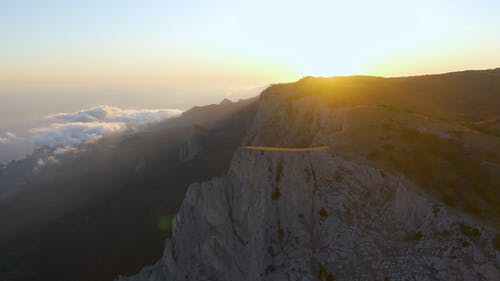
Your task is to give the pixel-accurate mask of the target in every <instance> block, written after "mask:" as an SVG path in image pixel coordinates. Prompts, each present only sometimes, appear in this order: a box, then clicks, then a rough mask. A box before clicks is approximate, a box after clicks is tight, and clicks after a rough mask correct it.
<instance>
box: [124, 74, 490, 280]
mask: <svg viewBox="0 0 500 281" xmlns="http://www.w3.org/2000/svg"><path fill="white" fill-rule="evenodd" d="M499 109H500V70H499V69H496V70H488V71H467V72H459V73H449V74H443V75H432V76H420V77H403V78H378V77H333V78H312V77H307V78H304V79H302V80H300V81H298V82H296V83H290V84H280V85H275V86H272V87H270V88H268V89H267V90H265V91H264V92H263V93H262V94H261V97H260V100H259V104H258V109H257V113H256V115H255V118H254V120H253V122H252V124H251V126H249V128H248V131H247V134H246V135H245V137H244V138H243V141H242V144H243V146H244V147H243V148H240V149H239V150H238V151H237V152H236V153H235V155H234V156H233V159H232V164H231V167H230V170H229V172H228V173H227V175H226V176H224V177H217V178H213V179H212V180H210V181H206V182H203V183H200V184H198V183H195V184H192V185H191V186H190V188H189V189H188V192H187V194H186V198H185V200H184V202H183V204H182V206H181V209H180V211H179V213H178V214H177V216H176V218H175V220H174V230H173V236H172V239H171V240H168V241H167V244H166V247H165V250H164V255H163V257H162V259H161V260H160V261H158V262H157V263H156V264H155V265H154V266H151V267H148V268H145V269H144V270H143V271H141V272H140V273H139V274H138V275H136V276H133V277H130V278H125V277H121V278H119V280H134V281H136V280H138V281H143V280H148V281H152V280H155V281H156V280H298V279H300V280H353V279H356V280H375V279H381V280H404V279H409V280H448V279H454V278H455V279H457V280H496V279H498V278H500V252H499V250H500V236H499V235H498V234H499V233H500V221H499V217H500V209H499V206H500V190H499V187H500V155H499V154H500V138H499V131H498V118H496V116H500V111H499ZM325 146H326V147H328V149H327V150H325V149H317V148H318V147H325ZM245 147H247V148H245ZM248 147H249V148H250V149H249V148H248ZM308 148H312V149H308Z"/></svg>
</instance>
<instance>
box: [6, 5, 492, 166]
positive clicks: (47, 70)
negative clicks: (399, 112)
mask: <svg viewBox="0 0 500 281" xmlns="http://www.w3.org/2000/svg"><path fill="white" fill-rule="evenodd" d="M499 10H500V3H499V2H498V1H488V0H482V1H475V2H474V3H472V2H469V1H441V2H439V3H435V2H434V1H419V2H416V3H415V2H410V1H377V2H376V3H374V2H371V1H349V2H347V1H308V2H307V3H306V2H304V1H281V0H275V1H261V0H259V1H251V2H234V1H227V0H221V1H210V2H208V1H189V3H188V2H186V1H177V0H175V1H159V0H150V1H129V0H127V1H117V0H111V1H105V2H102V1H96V0H92V1H84V2H75V1H61V0H48V1H43V2H40V1H34V0H20V1H3V2H1V3H0V38H1V40H2V44H0V66H1V67H0V138H2V139H7V135H9V134H15V135H22V134H24V133H26V131H27V130H30V129H33V128H36V127H38V126H39V123H40V120H42V119H43V118H44V117H46V116H48V115H53V114H57V113H68V112H77V111H79V110H86V109H90V108H93V107H96V106H111V107H120V108H124V109H136V110H142V109H162V108H176V109H182V110H185V109H187V108H189V107H191V106H193V105H203V104H210V103H216V102H218V101H220V100H222V99H223V98H225V97H228V98H231V99H233V100H235V99H236V100H237V99H239V98H245V97H250V96H254V95H256V94H258V93H259V92H260V90H261V89H262V88H263V87H265V86H266V85H269V84H271V83H277V82H288V81H294V80H297V79H299V78H300V77H303V76H308V75H313V76H333V75H351V74H365V75H376V76H406V75H416V74H432V73H443V72H450V71H459V70H467V69H489V68H495V67H498V66H500V53H498V51H497V50H499V49H500V30H499V29H498V28H497V27H498V26H500V18H499V17H498V15H497V12H498V11H499ZM5 143H7V141H4V142H3V143H0V156H1V155H6V153H13V152H12V151H13V150H12V148H11V147H9V148H6V147H5ZM14 150H15V151H23V153H24V152H26V151H27V150H26V148H22V149H21V148H17V150H16V149H14ZM28 150H29V149H28ZM23 153H20V152H16V153H15V154H16V155H18V156H17V157H14V156H9V157H6V159H14V158H19V157H21V156H22V155H23ZM0 158H1V157H0ZM2 161H5V159H4V160H2V159H0V162H2Z"/></svg>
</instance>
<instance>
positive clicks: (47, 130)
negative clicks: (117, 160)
mask: <svg viewBox="0 0 500 281" xmlns="http://www.w3.org/2000/svg"><path fill="white" fill-rule="evenodd" d="M181 113H182V111H181V110H178V109H121V108H118V107H112V106H107V105H103V106H97V107H93V108H90V109H86V110H80V111H77V112H72V113H58V114H54V115H50V116H48V117H47V119H48V120H49V121H50V122H51V124H50V125H48V126H47V127H43V128H37V129H33V130H31V132H32V133H34V134H35V136H34V143H35V145H36V146H38V147H41V146H49V147H60V146H64V147H72V146H75V145H78V144H81V143H88V142H93V141H96V140H98V139H100V138H102V137H104V136H107V135H112V134H116V133H122V132H125V131H126V130H129V129H134V128H136V127H137V126H139V125H144V124H150V123H156V122H159V121H162V120H165V119H168V118H170V117H174V116H177V115H179V114H181Z"/></svg>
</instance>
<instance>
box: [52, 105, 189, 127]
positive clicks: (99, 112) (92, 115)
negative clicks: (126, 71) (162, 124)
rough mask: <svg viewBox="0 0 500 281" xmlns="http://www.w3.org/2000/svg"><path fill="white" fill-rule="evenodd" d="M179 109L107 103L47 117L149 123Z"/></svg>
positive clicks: (170, 115) (64, 119)
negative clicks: (133, 107)
mask: <svg viewBox="0 0 500 281" xmlns="http://www.w3.org/2000/svg"><path fill="white" fill-rule="evenodd" d="M181 113H182V111H181V110H179V109H140V110H136V109H121V108H118V107H112V106H107V105H102V106H96V107H93V108H90V109H86V110H80V111H78V112H73V113H59V114H55V115H51V116H49V118H51V119H54V120H57V121H59V122H84V123H86V122H123V123H128V124H142V123H151V122H158V121H161V120H164V119H166V118H169V117H172V116H176V115H179V114H181Z"/></svg>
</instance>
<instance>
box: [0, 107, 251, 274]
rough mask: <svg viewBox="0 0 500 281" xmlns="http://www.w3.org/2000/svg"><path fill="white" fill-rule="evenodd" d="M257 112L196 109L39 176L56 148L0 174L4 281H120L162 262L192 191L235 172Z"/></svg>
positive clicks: (70, 157) (65, 159) (88, 149)
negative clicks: (236, 154)
mask: <svg viewBox="0 0 500 281" xmlns="http://www.w3.org/2000/svg"><path fill="white" fill-rule="evenodd" d="M254 114H255V99H250V100H245V101H241V102H236V103H225V104H221V105H209V106H204V107H196V108H193V109H191V110H189V111H187V112H185V113H184V114H183V115H182V116H181V117H178V118H175V119H170V120H167V121H166V122H164V123H162V124H158V125H154V126H152V127H149V128H147V129H145V130H143V131H141V132H139V133H136V134H132V135H128V136H121V137H117V138H108V139H103V140H102V141H100V142H99V143H96V144H92V145H84V146H82V147H78V153H72V152H68V153H66V154H64V155H57V157H58V160H59V163H54V164H52V165H46V166H43V167H41V168H40V169H38V170H36V171H35V170H34V169H35V168H37V161H38V159H41V158H43V159H45V158H46V157H48V156H51V155H52V151H51V150H49V149H42V150H40V151H38V152H37V153H35V154H33V155H31V156H30V157H28V158H27V159H25V160H24V161H18V162H13V163H11V164H10V165H8V166H7V167H6V168H4V169H2V170H1V171H0V225H2V230H1V231H0V279H1V280H86V281H89V280H111V279H112V278H114V277H115V276H116V275H118V274H119V273H123V272H128V273H129V274H131V273H134V272H137V271H138V270H139V269H140V267H141V266H142V265H144V264H147V263H152V262H153V261H155V260H157V259H158V258H160V256H161V252H162V251H161V248H162V246H163V244H164V240H165V238H166V237H168V236H169V235H170V229H169V224H170V219H171V217H172V215H173V214H175V213H176V212H177V211H178V209H179V206H180V204H181V202H182V199H183V197H184V194H185V191H186V188H187V186H188V185H189V184H190V183H192V181H203V180H207V179H209V178H211V177H213V176H217V175H222V174H223V173H224V172H225V171H226V169H227V168H228V166H229V163H230V159H231V157H232V153H233V151H234V150H235V149H236V148H237V147H238V146H239V144H240V142H241V138H242V135H243V134H244V132H245V128H246V127H247V126H248V125H249V122H250V121H251V120H252V119H253V116H254ZM184 154H188V155H190V157H188V158H185V157H184Z"/></svg>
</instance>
